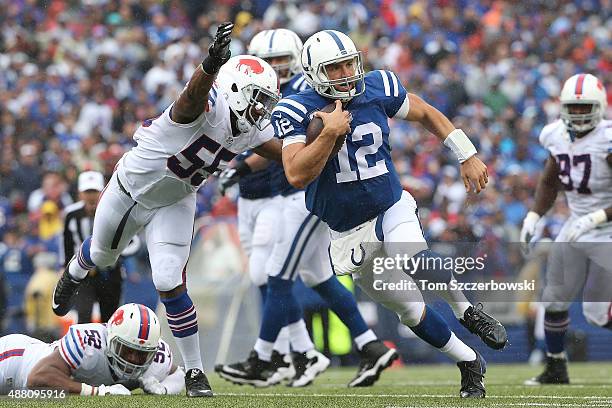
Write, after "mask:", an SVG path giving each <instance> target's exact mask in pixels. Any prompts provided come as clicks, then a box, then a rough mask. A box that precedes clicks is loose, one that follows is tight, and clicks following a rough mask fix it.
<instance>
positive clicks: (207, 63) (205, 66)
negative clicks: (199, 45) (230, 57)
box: [200, 55, 221, 75]
mask: <svg viewBox="0 0 612 408" xmlns="http://www.w3.org/2000/svg"><path fill="white" fill-rule="evenodd" d="M200 67H201V68H202V71H204V73H205V74H208V75H215V74H216V73H217V72H219V68H221V66H220V65H219V64H218V62H217V61H215V59H214V58H212V57H211V56H210V55H209V56H208V57H206V58H204V61H202V63H201V64H200Z"/></svg>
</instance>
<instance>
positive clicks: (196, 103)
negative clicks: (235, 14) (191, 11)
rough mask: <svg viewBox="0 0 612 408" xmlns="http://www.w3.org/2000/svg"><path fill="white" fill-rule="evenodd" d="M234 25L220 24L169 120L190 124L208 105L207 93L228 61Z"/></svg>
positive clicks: (173, 108) (175, 104)
mask: <svg viewBox="0 0 612 408" xmlns="http://www.w3.org/2000/svg"><path fill="white" fill-rule="evenodd" d="M233 28H234V25H233V24H232V23H229V22H225V23H221V25H219V28H218V29H217V34H216V35H215V38H214V40H213V42H212V44H211V45H210V47H209V48H208V56H207V57H206V58H205V59H204V61H202V64H201V65H200V66H199V67H198V68H196V70H195V72H194V73H193V75H192V76H191V79H190V80H189V83H188V84H187V86H186V87H185V89H184V90H183V92H181V94H180V95H179V97H178V99H177V100H176V102H175V103H174V106H173V107H172V110H171V111H170V118H171V119H172V120H173V121H175V122H177V123H182V124H187V123H191V122H193V121H194V120H196V119H197V118H198V116H200V115H201V114H202V112H204V109H205V108H206V105H207V104H208V92H209V91H210V88H212V85H213V82H214V81H215V78H216V76H217V72H219V68H221V66H222V65H223V64H225V63H226V62H227V60H229V59H230V56H231V52H230V49H229V45H230V42H231V33H232V29H233Z"/></svg>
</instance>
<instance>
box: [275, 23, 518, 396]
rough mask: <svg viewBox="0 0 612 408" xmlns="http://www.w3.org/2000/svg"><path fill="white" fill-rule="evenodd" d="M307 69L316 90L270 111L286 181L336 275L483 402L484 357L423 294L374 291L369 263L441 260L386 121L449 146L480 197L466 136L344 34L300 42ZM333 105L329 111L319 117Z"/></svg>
mask: <svg viewBox="0 0 612 408" xmlns="http://www.w3.org/2000/svg"><path fill="white" fill-rule="evenodd" d="M301 65H302V68H303V69H304V73H305V76H306V79H307V80H308V82H309V83H310V85H311V86H312V89H308V90H305V91H302V92H300V93H298V94H297V95H292V96H290V97H288V98H286V99H283V100H281V101H280V102H279V103H278V104H277V106H276V108H275V109H274V111H273V113H272V123H273V125H274V130H275V133H276V135H277V136H278V137H280V138H282V139H283V167H284V169H285V174H286V175H287V179H288V180H289V182H290V183H291V184H293V185H294V186H296V187H298V188H306V206H307V207H308V210H309V211H311V212H312V213H314V214H315V215H317V216H318V217H320V218H321V219H322V220H323V221H324V222H326V223H327V224H328V225H329V228H330V230H331V231H330V232H331V247H330V254H331V259H332V262H333V266H334V270H335V272H336V273H337V274H339V273H344V274H346V273H350V274H352V275H353V278H354V279H355V283H356V284H357V285H359V286H360V287H361V288H362V290H364V292H365V293H367V294H368V295H369V296H370V297H371V298H373V299H375V300H377V301H378V302H380V303H381V304H383V305H384V306H385V307H387V308H389V309H391V310H393V311H394V312H396V313H397V314H398V316H399V317H400V321H401V322H402V323H403V324H404V325H406V326H408V327H410V328H411V329H412V331H413V332H414V333H415V334H416V335H417V336H419V337H420V338H421V339H423V340H425V341H426V342H428V343H429V344H431V345H432V346H434V347H436V348H438V349H439V350H440V351H442V352H443V353H445V354H447V355H448V356H449V357H450V358H452V359H453V360H455V361H456V362H457V366H458V367H459V369H460V371H461V391H460V396H461V397H463V398H482V397H484V396H485V387H484V374H485V371H486V364H485V361H484V359H483V358H482V357H481V356H480V354H478V353H477V352H476V351H475V350H473V349H472V348H470V347H468V346H467V345H466V344H464V343H463V342H462V341H461V340H459V339H458V338H457V337H456V336H455V334H454V333H452V332H451V330H450V329H449V327H448V325H447V323H446V322H445V321H444V320H443V319H442V317H441V316H440V315H439V314H438V313H437V312H436V311H435V310H434V309H432V308H430V307H429V306H426V305H425V303H424V301H423V298H422V296H421V293H420V292H419V291H418V290H412V291H395V292H392V291H377V290H376V288H375V287H374V285H373V280H374V274H373V270H372V260H373V258H374V257H375V256H380V254H383V256H384V255H386V256H389V257H395V256H396V255H399V256H400V257H404V256H407V257H412V256H424V257H436V256H437V255H436V254H434V253H432V252H431V251H430V250H429V249H428V246H427V243H426V241H425V238H424V236H423V231H422V230H421V227H420V222H419V219H418V216H417V206H416V202H415V200H414V198H412V196H411V195H410V194H409V193H408V192H406V191H403V189H402V186H401V184H400V182H399V177H398V175H397V172H396V170H395V168H394V165H393V162H392V161H391V154H390V148H389V125H388V120H389V118H398V119H406V120H409V121H416V122H419V123H421V124H422V125H423V126H424V127H425V128H427V129H428V130H429V131H431V132H432V133H433V134H434V135H436V136H437V137H438V138H439V139H440V140H443V141H444V144H445V145H447V146H448V147H450V148H451V150H452V151H453V152H454V153H455V155H456V156H457V158H458V160H459V162H460V164H461V175H462V178H463V180H464V183H465V187H466V190H468V191H469V190H471V189H472V185H474V186H475V188H476V190H477V191H478V192H480V191H481V190H482V189H484V188H485V187H486V184H487V182H488V175H487V170H486V166H485V165H484V164H483V163H482V161H480V159H479V158H478V157H477V156H476V149H475V147H474V146H473V144H472V143H471V142H470V140H469V139H468V137H467V136H466V135H465V133H464V132H463V131H461V130H459V129H455V127H454V126H453V125H452V123H451V122H450V121H449V120H448V119H447V118H446V117H445V116H444V115H443V114H441V113H440V112H439V111H438V110H436V109H435V108H433V107H432V106H430V105H428V104H427V103H425V102H424V101H423V100H422V99H421V98H419V97H418V96H416V95H413V94H409V93H407V92H406V90H405V89H404V87H403V86H402V84H401V83H400V82H399V81H398V79H397V77H396V76H395V74H394V73H392V72H390V71H374V72H369V73H367V74H365V73H364V71H363V64H362V61H361V53H360V52H359V51H357V49H356V48H355V45H354V44H353V42H352V41H351V39H350V38H349V37H347V36H346V35H344V34H343V33H340V32H338V31H333V30H325V31H321V32H318V33H316V34H314V35H313V36H311V37H310V38H309V39H308V40H307V41H306V42H305V43H304V47H303V49H302V55H301ZM334 102H335V105H334ZM334 106H335V110H333V112H331V113H324V112H321V109H323V108H327V109H326V110H327V111H328V112H329V109H330V108H332V109H333V108H334ZM313 114H314V117H316V118H318V119H322V122H323V123H322V125H321V128H322V129H320V130H318V131H317V133H316V134H313V131H310V133H309V130H311V129H310V127H309V124H310V123H311V122H313V123H316V122H314V120H313V116H312V115H313ZM307 139H310V140H307ZM366 243H367V245H366ZM452 274H453V271H452V270H449V269H446V268H440V269H434V270H428V271H416V275H414V276H415V278H417V279H427V280H430V281H436V282H444V283H449V282H450V281H451V280H452V279H453V276H452ZM411 276H412V275H409V274H407V273H404V271H401V270H397V271H389V276H387V277H386V279H389V278H390V279H395V280H406V279H411ZM441 295H442V296H444V297H445V299H446V300H447V301H448V302H449V304H450V305H451V307H452V308H453V310H454V312H455V314H456V316H457V318H459V319H460V321H461V322H462V323H463V324H464V325H465V326H466V327H468V328H469V329H470V330H471V331H472V332H474V333H477V334H478V335H479V336H480V337H481V338H482V339H483V340H484V341H485V343H487V345H489V346H491V347H493V348H502V347H504V346H505V344H506V342H507V336H506V331H505V329H504V328H503V326H502V325H501V324H500V323H499V322H498V321H497V320H495V319H493V318H492V317H490V316H488V315H486V314H484V313H483V312H482V311H481V310H480V308H474V307H473V306H472V305H471V304H470V303H469V302H468V301H467V299H466V298H465V296H464V295H463V294H462V293H457V292H456V291H455V292H453V293H441Z"/></svg>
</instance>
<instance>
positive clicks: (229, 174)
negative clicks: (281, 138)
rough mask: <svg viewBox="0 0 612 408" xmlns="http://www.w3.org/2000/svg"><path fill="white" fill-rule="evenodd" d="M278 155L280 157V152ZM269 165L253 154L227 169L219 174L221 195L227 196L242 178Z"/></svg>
mask: <svg viewBox="0 0 612 408" xmlns="http://www.w3.org/2000/svg"><path fill="white" fill-rule="evenodd" d="M279 150H280V148H279ZM278 154H279V155H280V151H279V152H278ZM269 165H270V160H268V159H266V158H265V157H262V156H260V155H258V154H252V155H250V156H249V157H247V158H246V159H244V160H242V161H239V162H238V163H236V165H235V166H231V167H227V168H226V169H225V170H223V171H222V172H221V173H220V174H219V191H220V192H221V195H225V192H226V191H227V189H228V188H230V187H231V186H233V185H234V184H236V183H237V182H238V181H240V178H241V177H244V176H246V175H247V174H251V173H253V172H255V171H260V170H263V169H265V168H267V167H268V166H269Z"/></svg>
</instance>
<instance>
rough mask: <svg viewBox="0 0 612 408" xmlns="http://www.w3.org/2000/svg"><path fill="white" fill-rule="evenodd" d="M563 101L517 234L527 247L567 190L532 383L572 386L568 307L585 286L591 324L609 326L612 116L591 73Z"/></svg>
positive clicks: (545, 137) (571, 82) (575, 81)
mask: <svg viewBox="0 0 612 408" xmlns="http://www.w3.org/2000/svg"><path fill="white" fill-rule="evenodd" d="M560 100H561V118H560V119H559V120H557V121H555V122H553V123H551V124H549V125H547V126H546V127H544V128H543V129H542V132H541V134H540V143H541V144H542V146H544V147H545V148H546V149H547V150H548V151H549V152H550V156H549V158H548V161H547V162H546V165H545V167H544V171H543V172H542V176H541V177H540V180H539V182H538V186H537V189H536V193H535V204H534V206H533V208H532V210H531V211H529V213H527V216H526V217H525V219H524V221H523V228H522V230H521V237H520V240H521V242H522V243H523V244H524V245H526V246H527V245H529V243H530V242H532V241H535V240H536V239H534V235H536V231H537V224H538V221H539V220H540V218H541V217H542V216H544V215H545V214H546V213H547V212H548V210H550V209H551V208H552V206H553V204H554V203H555V200H556V198H557V193H558V192H559V191H560V190H561V191H564V192H565V196H566V198H567V204H568V206H569V208H570V211H571V215H570V218H569V219H568V220H567V221H566V222H565V224H564V225H563V228H562V229H561V231H560V232H559V235H558V236H557V238H556V239H555V243H554V244H553V247H552V250H551V252H550V255H549V257H548V267H547V272H546V285H545V288H544V292H543V294H542V300H543V302H544V306H545V308H546V313H545V318H544V333H545V337H546V347H547V358H546V368H545V370H544V372H543V373H542V374H540V375H539V376H537V377H535V378H532V379H531V380H528V381H526V384H529V385H538V384H567V383H569V376H568V373H567V357H566V354H565V347H564V338H565V333H566V331H567V327H568V325H569V316H568V309H569V307H570V305H571V303H572V301H573V300H574V299H575V298H576V295H578V293H579V292H580V291H581V290H582V294H583V305H582V310H583V313H584V316H585V317H586V319H587V321H589V323H591V324H593V325H596V326H600V327H604V328H607V329H612V321H611V319H612V316H611V314H610V310H611V309H610V307H611V305H612V303H611V301H612V285H611V284H610V282H611V281H612V252H611V251H610V249H612V247H611V245H612V222H611V221H612V121H610V120H605V119H604V115H605V112H606V107H607V96H606V90H605V88H604V86H603V84H602V83H601V81H599V79H597V77H595V76H594V75H591V74H577V75H574V76H572V77H571V78H569V79H568V80H567V81H566V82H565V84H564V85H563V88H562V90H561V97H560ZM536 238H537V237H536ZM583 288H584V289H583Z"/></svg>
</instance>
